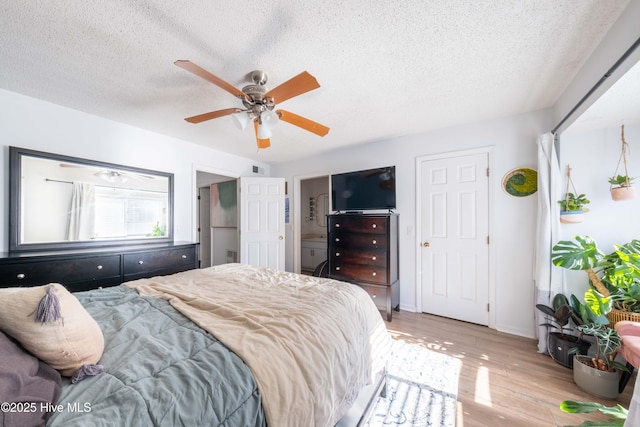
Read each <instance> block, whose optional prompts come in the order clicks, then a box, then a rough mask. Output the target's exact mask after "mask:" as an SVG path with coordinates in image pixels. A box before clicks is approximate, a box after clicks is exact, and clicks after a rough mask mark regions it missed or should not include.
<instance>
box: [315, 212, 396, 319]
mask: <svg viewBox="0 0 640 427" xmlns="http://www.w3.org/2000/svg"><path fill="white" fill-rule="evenodd" d="M327 228H328V230H327V234H328V242H327V245H328V261H329V277H331V278H334V279H338V280H343V281H346V282H351V283H354V284H357V285H359V286H361V287H362V288H363V289H365V290H366V291H367V292H368V293H369V295H371V298H373V301H374V302H375V303H376V305H377V306H378V307H380V308H383V309H385V310H386V314H387V320H388V321H391V317H392V310H393V309H396V310H398V308H399V305H400V282H399V274H398V215H395V214H382V215H373V214H336V215H329V216H328V221H327Z"/></svg>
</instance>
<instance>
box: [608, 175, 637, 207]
mask: <svg viewBox="0 0 640 427" xmlns="http://www.w3.org/2000/svg"><path fill="white" fill-rule="evenodd" d="M634 179H635V177H634V178H631V177H629V176H627V175H618V176H614V177H611V178H609V184H611V190H610V191H611V198H612V199H613V200H615V201H618V200H629V199H633V198H634V197H636V190H635V188H633V187H632V186H631V182H632V181H633V180H634Z"/></svg>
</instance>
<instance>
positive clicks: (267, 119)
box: [260, 110, 280, 128]
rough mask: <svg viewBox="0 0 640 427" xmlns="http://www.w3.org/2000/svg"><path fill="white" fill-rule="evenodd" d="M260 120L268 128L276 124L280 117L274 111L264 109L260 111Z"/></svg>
mask: <svg viewBox="0 0 640 427" xmlns="http://www.w3.org/2000/svg"><path fill="white" fill-rule="evenodd" d="M260 121H261V123H262V124H263V125H265V124H266V125H267V126H269V127H270V128H273V127H274V126H275V125H277V124H278V122H279V121H280V118H279V117H278V114H276V113H275V112H273V111H271V110H264V111H263V112H262V113H260Z"/></svg>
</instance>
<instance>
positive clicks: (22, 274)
mask: <svg viewBox="0 0 640 427" xmlns="http://www.w3.org/2000/svg"><path fill="white" fill-rule="evenodd" d="M16 277H17V278H18V279H24V278H25V277H26V276H25V275H24V273H19V274H18V275H17V276H16Z"/></svg>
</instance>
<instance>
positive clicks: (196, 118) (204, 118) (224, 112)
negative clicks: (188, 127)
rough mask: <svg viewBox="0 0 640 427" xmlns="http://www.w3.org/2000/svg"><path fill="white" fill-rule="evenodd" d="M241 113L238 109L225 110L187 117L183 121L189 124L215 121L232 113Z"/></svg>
mask: <svg viewBox="0 0 640 427" xmlns="http://www.w3.org/2000/svg"><path fill="white" fill-rule="evenodd" d="M238 111H242V110H241V109H239V108H226V109H224V110H217V111H211V112H209V113H204V114H198V115H197V116H193V117H187V118H186V119H185V120H186V121H188V122H189V123H201V122H204V121H207V120H211V119H217V118H218V117H224V116H229V115H231V114H233V113H237V112H238Z"/></svg>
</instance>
